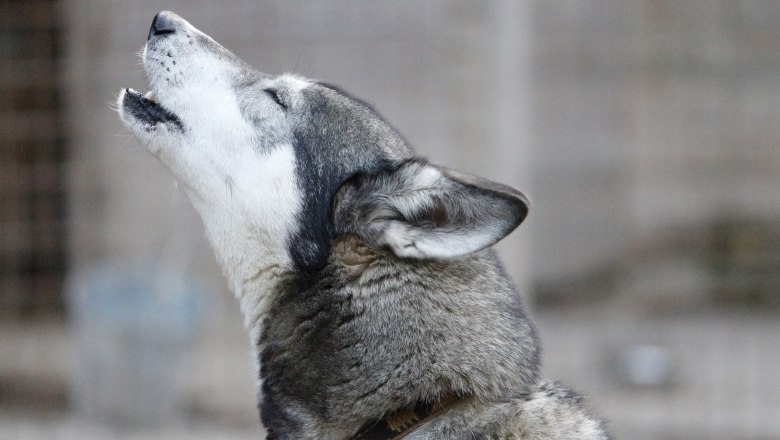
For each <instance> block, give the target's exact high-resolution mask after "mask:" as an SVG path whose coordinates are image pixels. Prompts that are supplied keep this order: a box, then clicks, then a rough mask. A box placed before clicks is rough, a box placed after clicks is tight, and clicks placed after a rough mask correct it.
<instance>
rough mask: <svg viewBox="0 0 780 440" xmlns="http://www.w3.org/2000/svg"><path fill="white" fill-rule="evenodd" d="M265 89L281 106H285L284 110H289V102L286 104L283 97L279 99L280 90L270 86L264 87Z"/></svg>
mask: <svg viewBox="0 0 780 440" xmlns="http://www.w3.org/2000/svg"><path fill="white" fill-rule="evenodd" d="M263 91H264V92H265V93H267V94H268V96H270V97H271V99H273V100H274V102H275V103H277V104H278V105H279V107H281V108H283V109H284V110H287V104H285V103H284V102H282V100H281V99H279V90H277V89H275V88H273V87H269V88H267V89H263Z"/></svg>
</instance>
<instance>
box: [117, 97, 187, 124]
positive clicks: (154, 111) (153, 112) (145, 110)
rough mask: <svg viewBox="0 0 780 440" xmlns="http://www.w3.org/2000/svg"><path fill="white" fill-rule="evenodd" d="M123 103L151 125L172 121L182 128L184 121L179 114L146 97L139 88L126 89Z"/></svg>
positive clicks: (136, 115)
mask: <svg viewBox="0 0 780 440" xmlns="http://www.w3.org/2000/svg"><path fill="white" fill-rule="evenodd" d="M123 105H124V107H125V108H127V109H128V110H129V111H130V112H131V113H132V114H133V116H134V117H135V118H137V119H139V120H141V121H143V122H146V123H147V124H149V125H156V124H159V123H167V122H170V123H172V124H173V125H175V126H177V127H178V128H180V129H181V128H182V123H181V120H180V119H179V117H178V116H176V115H175V114H174V113H173V112H171V111H170V110H168V109H166V108H165V107H163V106H162V105H160V104H159V103H158V102H156V101H153V100H151V99H149V98H147V97H145V96H144V95H142V94H141V92H139V91H137V90H134V89H131V88H127V89H125V98H124V100H123Z"/></svg>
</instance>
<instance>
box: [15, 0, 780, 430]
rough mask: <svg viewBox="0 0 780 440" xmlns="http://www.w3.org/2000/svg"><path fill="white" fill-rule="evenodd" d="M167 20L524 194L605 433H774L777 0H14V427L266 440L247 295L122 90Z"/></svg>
mask: <svg viewBox="0 0 780 440" xmlns="http://www.w3.org/2000/svg"><path fill="white" fill-rule="evenodd" d="M162 9H170V10H174V11H176V12H178V13H179V14H180V15H182V16H183V17H185V18H186V19H188V20H189V21H191V22H192V23H193V24H194V25H195V26H197V27H198V28H200V29H201V30H203V31H205V32H206V33H208V34H210V35H211V36H213V37H214V38H215V39H216V40H218V41H220V42H221V43H223V44H224V45H225V46H227V47H228V48H230V49H232V50H233V51H234V52H236V53H237V54H238V55H239V56H241V57H242V58H244V59H245V60H247V61H248V62H249V63H250V64H252V65H254V66H256V67H258V68H259V69H261V70H263V71H266V72H270V73H281V72H286V71H294V72H297V73H299V74H302V75H305V76H309V77H314V78H317V79H322V80H327V81H328V82H332V83H336V84H339V85H341V86H343V87H344V88H346V89H347V90H349V91H351V92H352V93H354V94H355V95H357V96H360V97H362V98H365V99H366V100H368V101H369V102H372V103H374V104H375V106H376V107H377V108H378V109H379V110H380V111H381V112H382V113H383V114H384V115H385V117H386V118H387V119H388V120H389V121H391V123H393V124H394V125H395V126H396V127H397V128H398V129H399V130H400V131H401V132H403V133H404V134H405V135H406V137H407V138H408V139H409V140H410V141H411V143H412V144H413V145H414V146H415V147H416V148H417V150H418V152H420V153H421V154H422V155H424V156H427V157H429V158H430V159H432V160H433V161H434V162H437V163H440V164H444V165H447V166H450V167H454V168H459V169H463V170H466V171H469V172H471V173H475V174H479V175H483V176H488V177H490V178H492V179H495V180H499V181H502V182H506V183H509V184H511V185H513V186H515V187H518V188H521V189H523V190H524V191H525V192H526V194H528V195H529V196H530V198H531V199H532V209H531V216H530V218H529V220H528V221H527V222H526V224H524V225H523V226H521V227H520V228H519V230H518V231H517V232H515V233H514V234H512V236H511V237H510V238H508V239H507V240H505V241H504V242H502V243H501V245H500V250H501V252H502V253H503V255H504V257H505V260H506V262H507V266H508V269H509V270H510V272H511V273H512V275H513V276H514V278H515V280H516V281H517V284H518V286H519V287H520V288H521V291H522V292H523V295H524V296H525V297H526V299H527V301H528V303H529V307H530V309H531V313H532V316H533V317H534V319H535V320H536V322H537V324H538V326H539V327H540V332H541V335H542V338H543V341H544V344H545V352H544V376H546V377H551V378H556V379H560V380H562V381H564V382H566V383H568V384H570V385H572V386H573V387H574V388H576V389H577V390H579V391H581V392H582V393H583V394H585V395H586V396H587V397H588V404H589V406H590V407H591V408H592V410H593V411H594V412H595V413H597V414H599V415H602V416H604V417H605V418H607V419H608V420H609V426H610V430H611V431H612V433H613V435H614V436H615V438H625V439H699V438H702V439H703V438H707V439H711V440H717V439H724V440H725V439H729V440H737V439H744V440H747V439H750V440H767V439H780V417H778V415H779V414H780V370H778V368H780V367H778V365H780V148H778V139H780V123H779V121H780V1H771V0H769V1H764V0H762V1H759V0H755V1H750V0H745V1H739V2H736V1H732V0H685V1H678V0H621V1H618V0H594V1H582V0H569V1H563V0H528V1H513V0H496V1H487V2H477V1H461V0H451V1H445V0H428V1H425V2H420V1H413V0H398V1H393V2H365V1H359V0H333V1H317V0H304V1H298V2H287V1H282V0H273V1H270V0H263V1H258V0H253V1H248V0H236V1H233V2H230V3H220V4H218V3H217V2H211V1H205V0H190V1H184V0H176V1H168V2H161V1H152V0H139V1H133V2H122V1H117V0H115V1H99V2H98V1H83V0H27V1H14V0H0V146H1V148H0V438H3V439H5V438H8V439H17V438H19V439H21V438H23V439H36V438H41V439H52V438H54V439H70V438H79V439H85V438H87V439H89V438H96V439H97V438H101V439H102V438H123V439H124V438H126V439H136V438H195V439H197V438H204V439H206V438H209V439H211V438H231V439H232V438H258V437H259V436H260V434H259V433H260V432H261V428H260V426H259V422H258V418H257V415H256V409H255V379H254V365H253V360H252V359H251V356H250V350H249V347H250V343H249V338H248V336H247V335H246V334H245V332H244V330H243V325H242V318H241V316H240V313H239V311H238V305H237V303H236V301H234V300H233V298H232V294H231V293H229V292H227V291H226V290H225V287H224V286H225V284H226V283H225V282H224V280H223V278H222V276H221V274H220V271H219V269H217V268H216V265H215V262H214V258H213V256H212V253H211V251H210V249H209V247H208V244H207V243H206V242H205V239H204V236H203V231H202V226H201V224H200V221H199V219H198V218H197V217H196V216H195V214H194V212H193V210H192V209H191V207H190V206H189V202H188V201H187V200H186V198H185V197H184V195H183V194H182V193H180V191H179V190H178V189H177V188H176V185H175V184H174V182H173V180H172V178H170V177H169V176H168V174H167V173H166V172H165V171H164V170H163V168H162V167H161V166H160V165H159V164H158V163H157V162H156V161H155V160H154V159H152V158H151V157H150V156H149V155H147V154H146V153H145V152H144V150H143V148H142V147H141V146H140V145H139V144H138V143H137V142H136V141H135V140H134V139H133V138H132V137H131V136H130V135H129V134H128V133H127V132H126V131H125V130H124V129H123V128H122V126H121V124H120V122H119V120H118V118H117V115H116V113H115V112H114V111H113V107H114V105H113V101H114V100H115V97H116V95H117V93H118V92H119V90H120V89H121V88H124V87H134V88H136V89H139V90H145V89H146V81H145V79H144V74H143V71H142V67H141V63H140V58H139V57H138V53H139V51H140V49H141V48H142V46H143V44H144V42H145V39H146V34H147V30H148V27H149V25H150V24H151V20H152V17H153V16H154V14H155V13H156V12H158V11H159V10H162Z"/></svg>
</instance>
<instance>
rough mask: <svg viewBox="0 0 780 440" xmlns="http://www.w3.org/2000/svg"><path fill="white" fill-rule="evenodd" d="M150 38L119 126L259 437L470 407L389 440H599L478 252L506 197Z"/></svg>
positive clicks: (512, 223)
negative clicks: (170, 225)
mask: <svg viewBox="0 0 780 440" xmlns="http://www.w3.org/2000/svg"><path fill="white" fill-rule="evenodd" d="M157 19H159V20H161V21H160V22H156V25H159V26H161V27H162V26H164V28H165V30H166V32H164V33H160V34H159V35H158V34H155V32H153V31H154V28H153V29H152V32H150V41H149V42H148V43H147V47H146V50H145V52H144V63H145V67H146V71H147V74H148V76H149V79H150V83H151V84H152V88H153V91H154V94H155V95H156V96H157V98H156V99H159V102H158V101H157V100H148V99H145V98H143V97H141V95H140V94H138V93H135V92H132V91H129V90H128V91H127V92H124V93H122V94H121V95H120V98H119V101H120V114H121V116H122V119H123V120H124V122H125V123H126V124H127V126H128V127H129V128H130V129H131V130H132V131H134V133H135V134H136V136H138V137H139V139H141V140H142V141H143V142H144V143H145V144H146V145H147V146H148V148H149V150H150V151H151V152H152V153H153V154H155V155H156V156H157V157H159V158H160V160H161V161H162V162H163V163H164V164H165V165H166V166H168V168H169V169H170V170H171V171H172V173H173V174H174V175H175V176H176V177H177V178H178V179H179V180H180V181H181V182H182V186H183V187H184V189H185V191H186V192H187V194H188V195H189V196H190V198H191V199H192V201H193V203H194V204H195V206H196V208H197V209H198V211H199V212H200V213H201V215H202V216H203V219H204V224H205V225H206V231H207V233H208V235H209V239H210V240H211V242H212V244H213V247H214V249H215V251H216V253H217V256H218V259H219V261H220V263H221V264H222V266H223V269H224V271H225V274H226V275H227V277H228V280H229V281H230V284H231V287H232V288H233V290H234V291H235V292H236V295H237V296H238V298H239V300H240V302H241V307H242V311H243V312H244V314H245V318H246V324H247V328H248V330H249V331H250V333H251V336H252V342H253V344H254V346H255V350H256V353H257V355H258V374H259V383H260V384H261V389H260V392H259V401H258V403H259V406H260V412H261V418H262V421H263V423H264V425H265V426H266V428H267V430H268V433H269V434H268V437H269V438H272V439H347V438H349V437H350V436H352V435H354V434H355V433H356V432H357V431H358V430H360V429H361V428H362V427H363V426H365V425H366V424H369V423H372V422H374V421H376V420H380V419H382V418H383V417H385V416H387V415H389V414H391V413H393V412H394V411H396V410H398V409H400V408H404V407H406V406H408V405H413V404H415V403H417V402H431V401H436V400H438V399H439V398H441V397H443V396H445V395H451V394H452V393H455V394H459V395H468V396H472V397H471V398H470V399H469V400H467V401H464V402H463V403H461V404H460V405H457V406H455V407H453V408H451V409H449V410H447V411H446V412H444V413H443V414H441V415H440V416H438V417H436V418H435V419H433V420H431V421H429V422H427V423H425V424H423V425H421V426H419V427H418V428H416V429H415V430H414V432H412V433H411V434H410V435H409V437H408V438H410V439H411V438H413V439H446V438H452V439H460V438H464V439H473V438H477V439H510V438H514V439H529V440H530V439H588V440H591V439H604V438H606V434H605V433H604V430H603V427H602V425H601V423H600V422H599V421H597V420H596V419H594V418H592V417H590V416H589V415H588V414H587V413H586V412H585V410H584V409H583V408H582V405H581V399H580V398H579V397H578V396H577V395H576V394H574V393H573V392H571V391H570V390H568V389H566V388H564V387H561V386H560V385H557V384H554V383H550V382H540V379H539V363H540V348H539V342H538V338H537V335H536V330H535V328H534V326H533V324H532V323H531V320H530V319H529V318H528V317H527V316H526V314H525V311H524V309H523V305H522V303H521V300H520V296H519V294H518V293H517V291H516V290H515V288H514V286H513V285H512V283H511V281H510V280H509V278H508V276H507V275H506V273H505V271H504V269H503V268H502V266H501V263H500V262H499V260H498V258H497V257H496V255H495V252H494V251H493V250H492V249H490V246H491V245H493V244H494V243H495V242H497V241H498V240H500V239H501V238H503V237H504V236H506V235H507V234H509V233H510V232H511V231H512V230H514V229H515V228H516V227H517V226H518V225H519V224H520V223H521V222H522V221H523V219H524V218H525V216H526V214H527V212H528V202H527V200H526V199H525V197H524V196H523V195H522V194H521V193H520V192H518V191H516V190H514V189H512V188H509V187H506V186H503V185H500V184H497V183H494V182H490V181H487V180H485V179H481V178H477V177H474V176H469V175H466V174H463V173H459V172H456V171H453V170H447V169H444V168H440V167H437V166H434V165H431V164H429V163H428V162H426V161H424V160H422V159H419V158H416V157H414V155H413V152H412V150H411V148H410V147H409V146H408V144H407V143H406V141H404V139H403V137H401V136H400V135H399V134H398V133H397V132H396V131H395V130H394V129H393V128H392V127H391V126H389V125H388V124H387V123H386V122H385V121H384V120H383V119H382V118H381V117H379V115H378V114H377V113H376V112H375V111H374V110H373V109H372V108H371V107H369V106H367V105H366V104H364V103H363V102H361V101H359V100H357V99H355V98H353V97H351V96H349V95H348V94H346V93H344V92H342V91H341V90H339V89H337V88H335V87H333V86H330V85H326V84H323V83H318V82H313V81H309V80H306V79H303V78H297V77H291V76H284V75H282V76H279V77H274V76H271V75H266V74H262V73H259V72H257V71H255V70H254V69H252V68H250V67H249V66H247V65H246V64H244V63H243V62H242V61H240V60H239V59H238V58H237V57H235V55H233V54H232V53H230V52H229V51H227V50H226V49H224V48H223V47H222V46H220V45H219V44H217V43H216V42H214V41H213V40H212V39H211V38H209V37H208V36H206V35H205V34H202V33H201V32H200V31H198V30H197V29H195V28H194V27H192V26H191V25H190V24H189V23H187V22H186V21H184V20H183V19H181V18H180V17H178V16H176V15H175V14H172V13H167V12H164V13H161V14H160V15H159V16H158V17H157ZM212 82H213V83H212ZM202 95H205V96H202ZM212 104H213V105H214V106H215V108H216V109H217V110H216V111H215V110H214V109H212V107H211V106H212ZM258 205H259V206H258Z"/></svg>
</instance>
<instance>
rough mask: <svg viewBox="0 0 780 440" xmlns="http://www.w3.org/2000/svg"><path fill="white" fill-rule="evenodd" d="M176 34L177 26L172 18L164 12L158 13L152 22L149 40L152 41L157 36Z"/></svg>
mask: <svg viewBox="0 0 780 440" xmlns="http://www.w3.org/2000/svg"><path fill="white" fill-rule="evenodd" d="M174 32H176V26H175V24H174V22H173V20H171V19H170V16H169V15H168V14H166V13H164V12H158V13H157V15H155V16H154V20H152V27H150V28H149V36H148V37H147V38H146V39H147V40H151V39H152V37H154V36H155V35H165V34H172V33H174Z"/></svg>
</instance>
